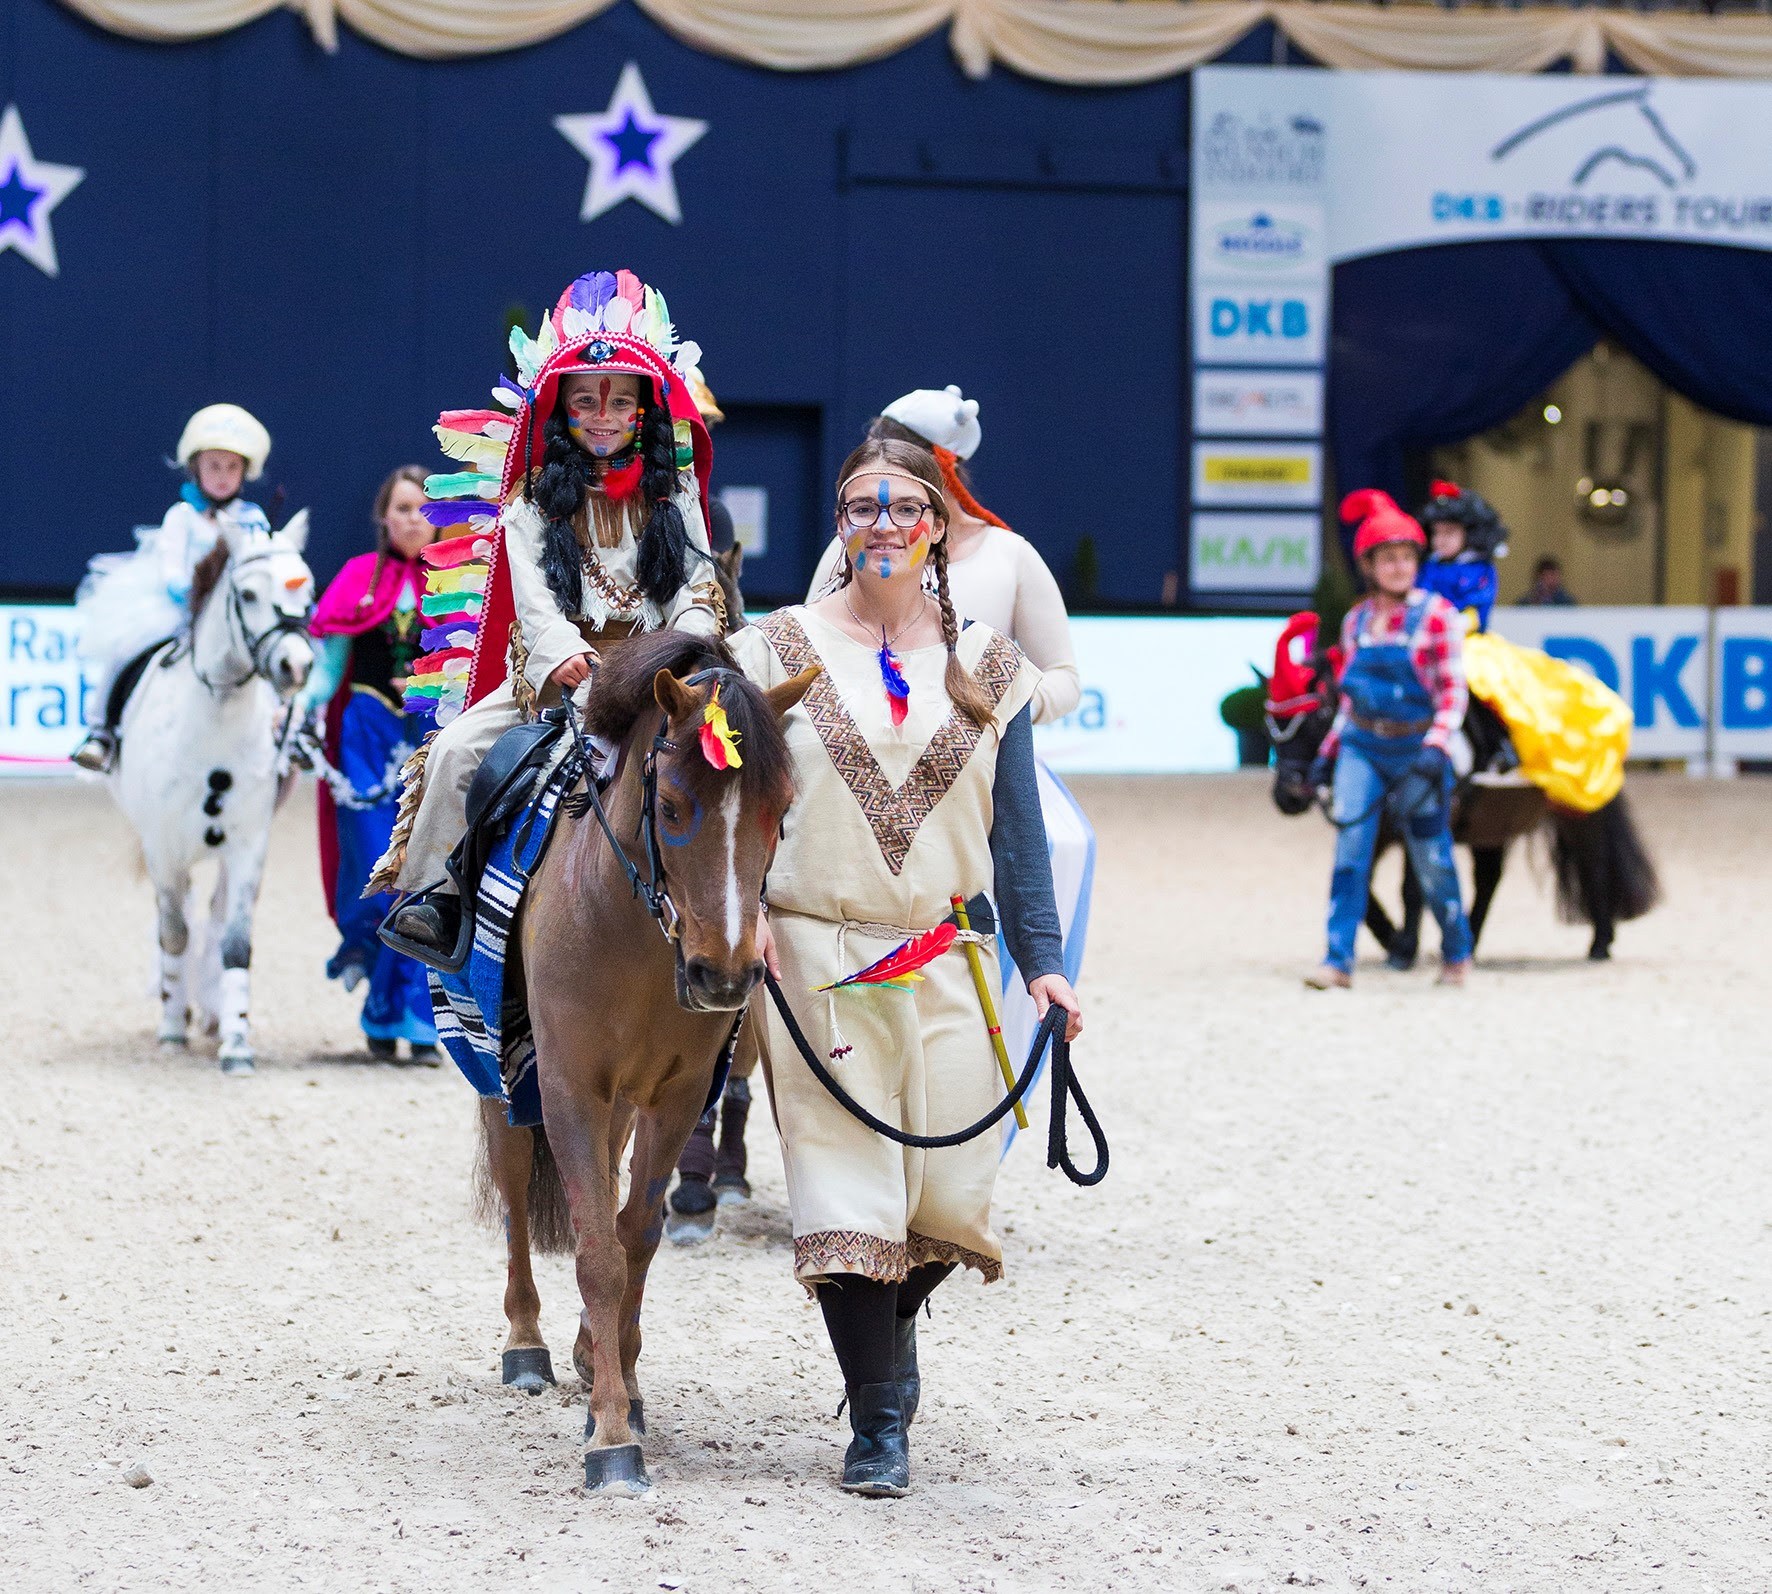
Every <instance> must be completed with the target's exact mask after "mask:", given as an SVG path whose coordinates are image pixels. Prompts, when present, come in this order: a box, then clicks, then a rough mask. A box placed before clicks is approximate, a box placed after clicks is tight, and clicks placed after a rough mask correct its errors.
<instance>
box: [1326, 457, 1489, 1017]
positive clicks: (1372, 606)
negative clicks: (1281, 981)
mask: <svg viewBox="0 0 1772 1594" xmlns="http://www.w3.org/2000/svg"><path fill="white" fill-rule="evenodd" d="M1341 514H1342V518H1343V519H1344V520H1354V519H1358V520H1359V522H1360V529H1359V531H1358V532H1357V533H1356V534H1355V536H1354V559H1355V562H1356V563H1357V564H1358V565H1359V567H1360V571H1361V573H1362V574H1363V575H1364V576H1365V577H1366V580H1367V581H1368V583H1369V584H1370V585H1371V587H1372V593H1371V596H1369V597H1367V598H1364V599H1362V600H1361V601H1360V602H1359V603H1357V604H1355V605H1354V607H1353V608H1352V609H1351V610H1349V611H1348V616H1347V619H1346V621H1345V622H1344V623H1343V625H1342V629H1341V647H1342V654H1343V659H1344V661H1345V662H1344V664H1343V667H1342V674H1341V705H1340V708H1339V710H1338V711H1337V713H1336V716H1335V724H1334V726H1333V727H1332V728H1331V730H1330V732H1329V735H1328V736H1327V737H1326V738H1324V741H1323V747H1322V750H1321V751H1320V752H1319V753H1318V755H1317V760H1316V763H1315V765H1314V766H1313V768H1312V782H1311V784H1312V785H1313V786H1320V785H1322V784H1323V783H1324V781H1325V780H1326V779H1327V778H1328V776H1329V770H1330V761H1331V760H1333V761H1334V799H1333V802H1332V804H1331V808H1330V817H1331V818H1332V819H1333V820H1334V822H1335V824H1336V827H1337V830H1338V832H1339V834H1338V835H1337V838H1336V843H1335V870H1334V873H1333V875H1332V876H1331V877H1330V884H1329V949H1328V953H1327V955H1326V956H1325V958H1324V960H1323V966H1322V967H1321V968H1319V969H1317V970H1316V971H1315V972H1313V973H1312V974H1311V975H1309V976H1308V977H1307V979H1306V981H1305V983H1306V984H1307V985H1311V986H1314V987H1315V988H1316V989H1318V990H1328V989H1330V988H1331V987H1337V986H1348V985H1351V984H1352V983H1353V967H1354V936H1355V934H1356V933H1357V932H1358V930H1359V927H1360V920H1361V918H1362V916H1363V915H1364V913H1365V909H1366V895H1367V888H1368V885H1369V883H1370V880H1371V876H1372V859H1373V854H1374V852H1375V850H1376V848H1377V843H1378V827H1379V821H1380V819H1381V817H1382V816H1383V815H1384V813H1385V811H1386V810H1387V809H1388V810H1389V812H1390V815H1391V817H1392V819H1393V820H1394V821H1395V823H1396V825H1397V828H1398V829H1399V830H1401V831H1402V834H1403V842H1404V845H1405V846H1406V847H1407V848H1408V850H1409V857H1410V861H1411V862H1412V863H1413V864H1414V865H1415V872H1416V875H1417V876H1418V877H1419V879H1420V881H1421V890H1422V895H1423V897H1424V898H1425V899H1426V902H1427V905H1428V907H1429V909H1430V910H1431V911H1432V913H1433V915H1434V918H1435V919H1436V920H1437V921H1438V923H1439V926H1440V956H1441V962H1442V967H1441V971H1440V983H1441V984H1443V985H1462V984H1463V983H1464V977H1465V974H1466V971H1467V970H1468V969H1469V967H1470V959H1471V931H1470V922H1469V921H1468V920H1467V919H1466V917H1465V912H1464V903H1463V900H1462V898H1461V896H1460V893H1459V885H1458V871H1457V869H1456V867H1455V866H1454V864H1453V861H1452V828H1451V799H1452V780H1453V776H1452V761H1451V758H1450V756H1449V753H1448V747H1449V745H1450V743H1451V740H1452V737H1453V736H1454V734H1456V733H1457V731H1458V730H1459V727H1460V726H1461V725H1462V724H1463V721H1464V713H1465V708H1466V706H1467V704H1468V701H1469V698H1468V694H1467V692H1466V690H1465V682H1464V658H1463V622H1462V619H1461V617H1460V616H1459V614H1458V611H1457V610H1455V609H1454V608H1453V607H1452V605H1451V604H1450V603H1448V602H1447V601H1446V600H1445V599H1444V598H1442V597H1440V596H1439V595H1438V594H1436V593H1430V592H1424V591H1422V590H1421V589H1420V588H1419V587H1418V586H1417V585H1416V577H1417V575H1418V574H1419V572H1420V569H1421V557H1422V553H1423V552H1424V550H1425V549H1426V547H1427V537H1426V534H1425V533H1424V532H1423V531H1422V529H1421V527H1420V525H1419V524H1418V523H1417V522H1416V521H1415V520H1414V519H1412V518H1411V517H1410V516H1408V515H1406V514H1404V513H1403V511H1402V510H1401V509H1399V508H1398V507H1397V505H1396V502H1395V501H1394V500H1393V499H1392V498H1391V497H1390V495H1389V494H1388V493H1382V492H1377V491H1373V490H1367V491H1364V492H1357V493H1350V494H1349V495H1348V496H1347V497H1346V498H1345V499H1344V500H1343V501H1342V505H1341Z"/></svg>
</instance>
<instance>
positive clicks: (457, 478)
mask: <svg viewBox="0 0 1772 1594" xmlns="http://www.w3.org/2000/svg"><path fill="white" fill-rule="evenodd" d="M497 491H498V477H496V476H487V475H485V474H483V473H482V472H480V471H477V470H458V471H454V472H452V473H451V474H449V475H447V476H427V477H425V496H426V497H427V498H479V497H481V496H482V495H483V494H485V493H496V492H497ZM489 507H491V508H493V509H494V510H495V511H496V509H497V506H496V505H492V506H489Z"/></svg>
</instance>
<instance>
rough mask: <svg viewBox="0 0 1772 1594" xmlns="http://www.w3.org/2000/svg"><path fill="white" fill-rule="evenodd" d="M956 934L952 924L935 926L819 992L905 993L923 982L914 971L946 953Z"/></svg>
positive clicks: (821, 987)
mask: <svg viewBox="0 0 1772 1594" xmlns="http://www.w3.org/2000/svg"><path fill="white" fill-rule="evenodd" d="M959 933H960V932H959V930H958V929H957V928H955V926H953V925H951V924H938V925H936V927H935V928H934V929H933V930H925V931H924V932H923V933H922V934H921V935H914V936H912V937H911V939H910V940H908V941H902V942H900V943H899V944H898V945H897V946H895V947H894V948H893V949H892V950H891V951H890V952H888V953H887V954H886V956H885V957H883V958H881V959H879V960H878V961H877V962H874V963H870V964H868V966H867V967H866V968H865V969H857V970H856V972H855V973H853V974H851V975H849V976H847V977H846V978H844V979H841V980H836V981H834V982H833V983H831V984H830V985H821V986H819V987H818V989H819V990H820V991H841V990H846V989H847V988H848V987H850V986H852V985H889V986H891V987H892V989H893V990H896V991H908V990H910V989H911V987H912V986H914V985H916V984H917V983H918V982H919V981H920V980H921V979H922V978H923V976H922V975H921V974H919V973H918V972H917V971H918V970H919V969H921V968H923V967H925V966H926V965H928V964H930V963H933V962H934V961H935V960H936V959H937V958H938V957H940V956H941V955H942V953H943V952H945V951H947V949H948V948H949V947H950V946H952V945H953V944H954V938H955V937H956V936H957V935H959Z"/></svg>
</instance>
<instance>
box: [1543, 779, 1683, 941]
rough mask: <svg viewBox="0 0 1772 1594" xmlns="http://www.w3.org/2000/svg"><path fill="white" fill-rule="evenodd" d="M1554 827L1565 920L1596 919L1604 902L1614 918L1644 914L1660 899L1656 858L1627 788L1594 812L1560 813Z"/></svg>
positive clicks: (1585, 921) (1583, 921)
mask: <svg viewBox="0 0 1772 1594" xmlns="http://www.w3.org/2000/svg"><path fill="white" fill-rule="evenodd" d="M1552 833H1553V840H1552V843H1551V859H1552V861H1553V863H1554V864H1555V866H1556V871H1557V911H1558V914H1559V915H1560V916H1561V917H1562V919H1563V920H1564V922H1565V923H1568V924H1594V923H1597V922H1598V916H1597V915H1596V913H1595V909H1596V908H1597V907H1600V906H1602V905H1605V906H1608V907H1609V908H1610V910H1611V917H1612V919H1613V921H1614V922H1622V921H1624V920H1626V919H1640V918H1642V917H1643V915H1644V914H1645V913H1647V912H1648V911H1649V910H1650V909H1651V908H1653V907H1654V906H1655V905H1656V904H1657V903H1658V902H1660V900H1661V879H1660V877H1659V876H1658V875H1657V873H1656V871H1655V861H1654V859H1652V858H1651V857H1650V856H1649V849H1648V848H1647V847H1645V846H1644V845H1643V837H1642V834H1641V832H1640V831H1638V829H1637V826H1636V821H1635V820H1633V819H1632V817H1631V811H1630V805H1629V804H1628V803H1627V802H1626V801H1625V799H1624V793H1623V792H1620V793H1619V794H1618V795H1617V796H1616V797H1614V798H1613V799H1612V801H1611V802H1609V803H1607V804H1606V806H1605V807H1604V808H1600V809H1597V810H1596V811H1595V812H1593V813H1591V814H1559V815H1557V816H1556V818H1555V821H1554V823H1553V826H1552ZM1596 897H1598V900H1597V901H1596V900H1595V899H1596Z"/></svg>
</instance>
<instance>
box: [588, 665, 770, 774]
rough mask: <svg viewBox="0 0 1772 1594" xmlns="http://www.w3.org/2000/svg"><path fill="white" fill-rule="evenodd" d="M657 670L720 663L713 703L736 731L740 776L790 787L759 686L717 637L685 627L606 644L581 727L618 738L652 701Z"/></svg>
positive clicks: (697, 669)
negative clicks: (717, 697)
mask: <svg viewBox="0 0 1772 1594" xmlns="http://www.w3.org/2000/svg"><path fill="white" fill-rule="evenodd" d="M660 670H669V671H670V672H671V674H672V675H674V676H676V677H677V678H678V679H679V680H686V679H688V678H689V677H690V676H692V675H698V674H700V673H701V672H702V671H703V670H722V671H725V672H726V673H725V674H724V675H722V677H721V691H720V706H721V707H722V708H724V709H725V710H726V720H727V723H728V724H729V725H730V726H731V727H732V729H733V731H734V732H735V733H736V734H737V737H738V746H739V752H740V755H741V756H742V758H743V760H744V762H743V763H742V764H741V765H740V766H739V768H738V771H737V773H738V775H739V778H740V780H741V781H742V782H743V783H744V784H745V785H746V786H747V787H749V788H750V789H752V790H760V791H767V792H783V793H785V792H791V791H792V789H793V762H792V760H791V758H790V757H789V755H788V744H787V738H786V737H785V736H784V735H783V734H782V729H781V721H780V720H779V719H777V718H776V714H775V710H774V709H773V708H771V707H770V706H769V700H768V699H767V698H766V697H764V695H763V693H762V691H761V690H760V689H759V688H758V687H756V686H755V685H753V684H752V683H751V681H750V680H749V678H748V677H746V676H745V674H744V673H743V671H741V670H740V669H739V667H738V661H737V660H736V659H734V658H733V656H732V653H731V651H730V650H729V649H728V648H727V646H726V644H725V643H724V642H720V641H716V640H715V639H714V638H712V637H703V636H693V635H691V634H690V633H689V632H686V631H654V632H652V633H650V634H649V635H646V636H641V637H635V638H634V639H633V640H632V641H629V642H624V643H622V645H621V646H620V647H617V648H613V649H611V650H610V653H609V657H608V658H607V659H606V660H605V661H604V662H603V663H602V664H601V665H599V666H598V669H597V677H596V685H595V686H594V687H593V688H592V689H591V698H590V705H589V707H588V708H587V709H586V711H585V729H586V730H588V731H591V732H592V733H593V734H595V735H598V736H601V737H604V738H606V739H607V740H609V741H612V742H620V741H624V740H625V739H626V738H627V736H628V734H629V733H630V732H631V731H632V730H633V728H634V723H635V721H636V720H638V719H639V718H640V716H641V715H642V714H644V713H645V712H646V711H647V710H648V709H650V708H652V707H654V706H655V705H656V699H655V698H654V696H653V691H652V683H653V679H654V677H655V676H657V674H658V672H659V671H660Z"/></svg>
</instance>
